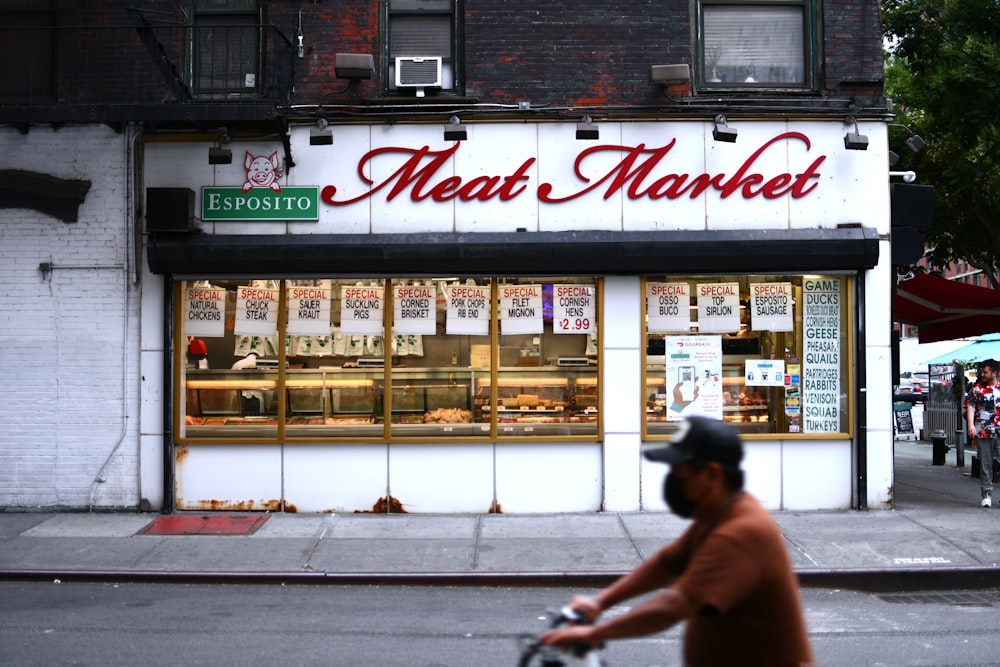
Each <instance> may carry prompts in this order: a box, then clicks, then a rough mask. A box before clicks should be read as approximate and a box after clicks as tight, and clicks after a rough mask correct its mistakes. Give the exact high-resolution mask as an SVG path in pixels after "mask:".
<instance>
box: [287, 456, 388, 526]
mask: <svg viewBox="0 0 1000 667" xmlns="http://www.w3.org/2000/svg"><path fill="white" fill-rule="evenodd" d="M387 461H388V458H387V451H386V445H384V444H353V445H351V444H345V445H338V446H323V445H319V446H317V445H285V447H284V480H283V481H284V489H285V495H284V501H285V511H288V512H346V513H350V512H355V511H359V512H366V511H367V512H370V511H373V510H374V508H375V506H376V504H377V503H379V501H380V500H382V501H383V502H384V501H385V499H386V498H388V497H389V493H388V490H387V483H386V467H387V465H388V463H387Z"/></svg>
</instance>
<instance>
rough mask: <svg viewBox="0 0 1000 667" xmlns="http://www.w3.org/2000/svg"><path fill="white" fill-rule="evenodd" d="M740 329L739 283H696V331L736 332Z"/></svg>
mask: <svg viewBox="0 0 1000 667" xmlns="http://www.w3.org/2000/svg"><path fill="white" fill-rule="evenodd" d="M739 330H740V284H739V283H705V284H702V285H698V332H699V333H712V332H718V333H738V332H739Z"/></svg>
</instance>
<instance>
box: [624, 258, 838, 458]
mask: <svg viewBox="0 0 1000 667" xmlns="http://www.w3.org/2000/svg"><path fill="white" fill-rule="evenodd" d="M849 287H850V279H849V278H848V277H847V276H840V275H823V276H815V275H784V276H775V275H760V276H695V277H678V276H669V277H656V278H647V279H646V280H645V294H646V373H645V380H644V381H645V396H646V407H645V422H644V423H645V426H644V431H645V435H646V436H647V437H652V438H656V437H657V436H666V435H668V434H670V433H672V432H673V430H674V426H675V423H676V422H679V421H681V420H682V419H683V418H684V417H686V416H688V415H691V414H703V415H707V416H710V417H714V418H717V419H722V420H725V421H727V422H730V423H732V424H733V425H734V426H736V427H737V428H738V429H739V430H740V431H741V432H742V433H743V434H769V433H782V434H786V433H804V434H809V435H816V434H823V433H831V434H834V433H840V434H842V433H847V432H848V431H849V424H850V421H849V409H850V391H849V390H850V387H851V377H850V372H849V369H850V350H851V332H852V331H853V327H852V326H851V320H850V312H851V310H850V307H849V306H850V303H849V294H850V290H849Z"/></svg>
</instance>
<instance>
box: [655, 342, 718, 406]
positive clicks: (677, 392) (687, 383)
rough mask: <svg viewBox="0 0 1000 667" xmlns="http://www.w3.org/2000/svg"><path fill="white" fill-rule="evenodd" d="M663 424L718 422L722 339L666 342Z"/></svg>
mask: <svg viewBox="0 0 1000 667" xmlns="http://www.w3.org/2000/svg"><path fill="white" fill-rule="evenodd" d="M665 351H666V364H665V367H666V387H667V421H681V420H682V419H684V418H685V417H690V416H691V415H701V416H704V417H711V418H713V419H719V420H721V419H722V337H721V336H668V337H667V339H666V350H665Z"/></svg>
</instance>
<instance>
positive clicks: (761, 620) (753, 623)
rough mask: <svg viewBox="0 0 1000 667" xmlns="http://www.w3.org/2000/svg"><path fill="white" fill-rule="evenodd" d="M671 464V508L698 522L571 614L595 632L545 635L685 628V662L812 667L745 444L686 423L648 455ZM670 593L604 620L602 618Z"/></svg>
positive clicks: (546, 637)
mask: <svg viewBox="0 0 1000 667" xmlns="http://www.w3.org/2000/svg"><path fill="white" fill-rule="evenodd" d="M645 457H646V458H647V459H649V460H651V461H659V462H662V463H666V464H668V465H669V466H670V471H669V474H667V476H666V479H665V480H664V485H663V495H664V500H665V501H666V503H667V505H668V506H669V507H670V509H671V511H673V512H674V513H675V514H677V515H678V516H681V517H683V518H691V517H693V518H694V523H692V524H691V526H690V527H689V528H688V529H687V530H686V531H685V532H684V534H683V535H682V536H681V537H680V538H679V539H678V540H677V541H675V542H674V543H673V544H670V545H668V546H666V547H664V548H662V549H660V551H658V552H657V553H656V554H654V555H653V557H652V558H649V559H648V560H646V561H645V562H643V563H642V564H641V565H639V566H638V567H637V568H636V569H635V570H633V571H632V572H630V573H629V574H626V575H625V576H623V577H622V578H620V579H618V580H617V581H616V582H614V583H613V584H611V585H610V586H609V587H608V588H606V589H604V590H603V591H601V592H600V593H599V594H597V595H596V596H595V597H593V598H591V597H585V596H576V597H574V598H573V599H572V600H570V603H569V606H570V607H572V608H573V609H576V610H577V611H579V612H581V613H583V614H584V615H585V616H587V618H588V619H589V620H591V621H594V622H595V624H594V625H576V626H571V627H564V628H559V629H556V630H551V631H549V632H546V633H545V634H543V635H542V636H541V638H540V639H541V641H542V642H543V643H544V644H548V645H558V646H572V645H574V644H577V643H580V642H582V643H585V644H590V645H598V644H601V643H603V642H605V641H607V640H612V639H623V638H627V637H639V636H644V635H650V634H653V633H656V632H662V631H664V630H666V629H668V628H670V627H672V626H673V625H675V624H677V623H679V622H681V621H685V620H686V621H687V625H686V630H685V634H684V664H685V665H692V666H694V667H700V666H702V665H707V666H711V667H714V666H716V665H768V666H770V667H778V666H781V667H785V666H791V665H804V664H810V663H811V662H812V660H813V657H812V649H811V648H810V646H809V635H808V632H807V629H806V622H805V617H804V616H803V613H802V604H801V601H800V599H799V590H798V581H797V580H796V577H795V572H794V571H793V570H792V567H791V563H790V562H789V558H788V551H787V549H786V547H785V542H784V538H783V537H782V535H781V532H780V530H779V529H778V525H777V524H776V523H775V521H774V519H773V517H771V515H770V513H768V512H767V510H765V509H764V508H763V507H762V506H761V504H760V503H759V502H758V501H757V500H756V499H755V498H754V497H753V496H751V495H750V494H748V493H746V492H744V491H743V470H741V469H740V461H741V460H742V459H743V443H742V442H741V441H740V437H739V434H738V433H737V432H736V430H735V429H733V428H732V427H731V426H729V425H727V424H725V423H723V422H721V421H717V420H714V419H709V418H707V417H701V416H694V417H689V418H688V419H686V420H685V421H683V422H680V424H679V428H678V430H677V434H676V435H675V436H674V438H673V440H672V441H671V444H670V445H668V446H666V447H658V448H656V449H650V450H647V451H646V452H645ZM661 588H663V589H664V590H661V591H659V592H657V593H654V594H653V595H652V596H650V597H648V598H647V599H646V600H644V601H643V602H641V603H640V604H638V605H636V606H635V607H633V608H632V609H631V610H629V611H627V612H625V613H623V614H621V615H616V616H614V617H612V618H610V619H608V620H605V621H603V622H596V621H597V618H598V616H600V614H601V613H602V612H603V611H606V610H607V609H610V608H611V607H613V606H615V605H617V604H620V603H622V602H624V601H626V600H629V599H631V598H634V597H637V596H640V595H644V594H646V593H651V592H653V591H655V590H658V589H661Z"/></svg>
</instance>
